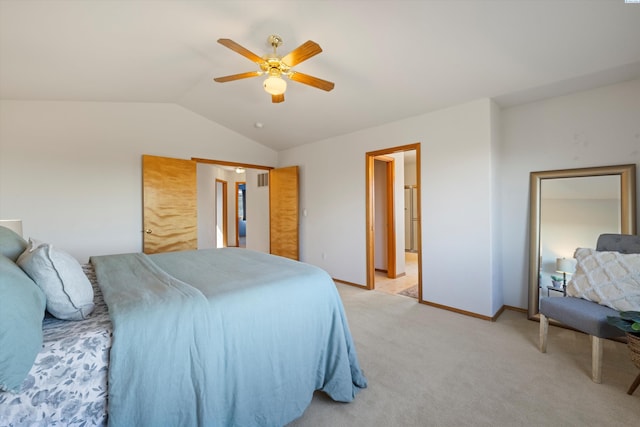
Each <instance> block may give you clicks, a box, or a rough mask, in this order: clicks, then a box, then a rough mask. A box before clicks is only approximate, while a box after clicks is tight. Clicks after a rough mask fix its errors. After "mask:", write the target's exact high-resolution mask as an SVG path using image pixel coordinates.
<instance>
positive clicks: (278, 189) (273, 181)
mask: <svg viewBox="0 0 640 427" xmlns="http://www.w3.org/2000/svg"><path fill="white" fill-rule="evenodd" d="M298 216H299V215H298V167H297V166H290V167H286V168H280V169H272V170H271V171H269V252H270V253H272V254H274V255H280V256H283V257H287V258H291V259H295V260H298V259H299V256H300V254H299V248H298V247H299V243H298V232H299V228H298Z"/></svg>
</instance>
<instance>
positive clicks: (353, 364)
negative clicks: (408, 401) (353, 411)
mask: <svg viewBox="0 0 640 427" xmlns="http://www.w3.org/2000/svg"><path fill="white" fill-rule="evenodd" d="M0 237H1V236H0ZM1 246H2V244H1V243H0V247H1ZM84 273H85V274H86V276H87V277H88V278H89V279H90V282H91V283H92V287H93V302H94V305H95V307H94V308H93V311H92V312H91V314H90V315H88V316H86V318H85V319H82V320H79V321H68V320H58V319H55V318H53V317H51V316H49V315H47V316H46V317H45V318H44V320H43V322H42V336H43V345H42V347H41V349H40V351H38V352H37V355H36V357H35V360H34V362H33V365H32V366H31V367H30V369H29V371H28V374H27V375H26V377H25V379H24V381H23V382H22V383H21V384H20V386H19V388H18V389H17V390H13V391H12V392H11V391H0V425H3V426H4V425H7V426H13V425H86V426H89V425H106V424H108V425H112V426H126V425H136V426H144V425H149V426H155V425H207V426H230V425H239V426H248V425H251V426H282V425H285V424H287V423H289V422H290V421H292V420H294V419H296V418H298V417H300V416H301V415H302V414H303V412H304V410H305V409H306V407H307V406H308V404H309V403H310V401H311V399H312V397H313V393H314V392H315V391H316V390H321V391H324V392H325V393H326V394H327V395H328V396H330V397H331V398H332V399H334V400H336V401H340V402H349V401H351V400H353V399H354V397H355V395H356V393H357V392H358V391H359V390H360V389H362V388H365V387H366V385H367V382H366V378H365V377H364V375H363V373H362V371H361V369H360V366H359V364H358V360H357V354H356V351H355V348H354V344H353V340H352V337H351V335H350V331H349V328H348V324H347V320H346V317H345V313H344V309H343V307H342V303H341V301H340V298H339V295H338V293H337V290H336V288H335V285H334V283H333V281H332V280H331V278H330V277H329V276H328V275H327V273H326V272H324V271H323V270H321V269H319V268H316V267H313V266H311V265H308V264H304V263H300V262H296V261H292V260H288V259H285V258H281V257H275V256H272V255H267V254H263V253H259V252H254V251H250V250H246V249H239V248H224V249H208V250H198V251H185V252H173V253H165V254H156V255H144V254H140V253H137V254H118V255H108V256H97V257H92V258H91V262H90V264H89V265H86V266H84ZM94 274H95V275H94ZM0 292H2V287H0Z"/></svg>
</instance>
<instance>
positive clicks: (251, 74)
mask: <svg viewBox="0 0 640 427" xmlns="http://www.w3.org/2000/svg"><path fill="white" fill-rule="evenodd" d="M261 74H262V73H260V72H259V71H248V72H246V73H240V74H232V75H230V76H224V77H216V78H215V79H213V80H214V81H216V82H218V83H224V82H230V81H233V80H240V79H246V78H249V77H258V76H259V75H261Z"/></svg>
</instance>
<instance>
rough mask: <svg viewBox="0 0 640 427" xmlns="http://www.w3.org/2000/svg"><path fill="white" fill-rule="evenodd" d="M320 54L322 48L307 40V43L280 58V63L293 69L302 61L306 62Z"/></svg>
mask: <svg viewBox="0 0 640 427" xmlns="http://www.w3.org/2000/svg"><path fill="white" fill-rule="evenodd" d="M320 52H322V48H321V47H320V45H319V44H318V43H316V42H313V41H311V40H308V41H307V42H305V43H303V44H301V45H300V46H298V47H297V48H295V49H293V50H292V51H291V52H289V53H288V54H286V55H285V57H284V58H282V62H284V63H285V64H287V65H288V66H289V67H295V66H296V65H298V64H299V63H301V62H302V61H306V60H307V59H309V58H311V57H312V56H315V55H317V54H319V53H320Z"/></svg>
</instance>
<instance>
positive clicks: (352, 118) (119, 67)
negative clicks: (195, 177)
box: [0, 0, 640, 150]
mask: <svg viewBox="0 0 640 427" xmlns="http://www.w3.org/2000/svg"><path fill="white" fill-rule="evenodd" d="M274 33H275V34H279V35H280V36H281V37H282V38H283V39H284V43H285V44H284V45H283V46H282V47H281V48H280V49H279V52H280V53H281V54H285V53H287V52H289V51H290V50H293V49H294V48H295V47H297V46H298V45H300V44H302V43H303V42H305V41H306V40H309V39H310V40H314V41H315V42H317V43H318V44H320V46H321V47H322V48H323V50H324V51H323V52H322V53H321V54H320V55H317V56H315V57H313V58H311V59H309V60H308V61H305V62H303V63H301V64H299V65H298V66H297V67H295V68H296V70H298V71H301V72H303V73H306V74H311V75H313V76H316V77H320V78H323V79H326V80H330V81H333V82H335V84H336V86H335V89H334V90H333V91H332V92H324V91H321V90H318V89H315V88H312V87H309V86H306V85H302V84H299V83H296V82H289V86H288V89H287V92H286V101H285V102H284V103H282V104H272V103H271V100H270V96H269V95H268V94H267V93H265V92H264V91H263V89H262V84H261V80H262V78H252V79H244V80H239V81H235V82H229V83H215V82H213V81H212V78H213V77H217V76H224V75H228V74H235V73H240V72H245V71H254V70H257V66H256V65H255V64H254V63H253V62H251V61H249V60H248V59H246V58H244V57H242V56H240V55H238V54H237V53H235V52H233V51H231V50H229V49H227V48H225V47H223V46H222V45H220V44H218V43H216V40H217V39H218V38H230V39H232V40H234V41H236V42H237V43H240V44H241V45H242V46H244V47H246V48H247V49H249V50H251V51H253V52H254V53H256V54H258V55H263V54H265V53H267V52H268V51H269V50H270V49H269V47H268V46H267V43H266V39H267V36H268V35H269V34H274ZM639 77H640V4H625V2H624V0H600V1H598V0H594V1H588V0H584V1H562V0H555V1H545V0H535V1H522V0H495V1H491V0H487V1H471V0H468V1H465V0H458V1H398V0H395V1H348V0H341V1H332V0H325V1H254V2H250V1H242V2H240V1H90V0H85V1H56V0H52V1H22V0H20V1H18V0H0V98H2V99H14V100H70V101H101V102H109V101H113V102H149V103H176V104H178V105H181V106H183V107H184V108H186V109H189V110H191V111H193V112H195V113H197V114H199V115H201V116H204V117H206V118H208V119H210V120H212V121H215V122H217V123H220V124H221V125H223V126H226V127H228V128H230V129H233V130H235V131H236V132H238V133H240V134H243V135H245V136H247V137H248V138H251V139H253V140H255V141H258V142H260V143H263V144H265V145H267V146H270V147H272V148H274V149H276V150H280V149H284V148H288V147H292V146H296V145H300V144H305V143H309V142H312V141H316V140H320V139H325V138H329V137H332V136H336V135H340V134H345V133H349V132H353V131H356V130H358V129H363V128H367V127H372V126H376V125H380V124H383V123H387V122H391V121H395V120H398V119H401V118H404V117H409V116H415V115H419V114H423V113H426V112H429V111H433V110H436V109H441V108H445V107H448V106H452V105H456V104H460V103H464V102H467V101H471V100H474V99H478V98H486V97H492V98H495V99H496V100H497V101H498V102H499V103H500V104H501V105H513V104H515V103H521V102H527V101H530V100H534V99H539V98H540V97H544V96H552V95H557V94H563V93H569V92H571V91H574V90H582V89H586V88H590V87H595V86H600V85H604V84H609V83H614V82H617V81H623V80H629V79H633V78H639ZM256 122H260V123H262V124H263V127H262V128H257V127H255V126H254V125H255V123H256Z"/></svg>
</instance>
